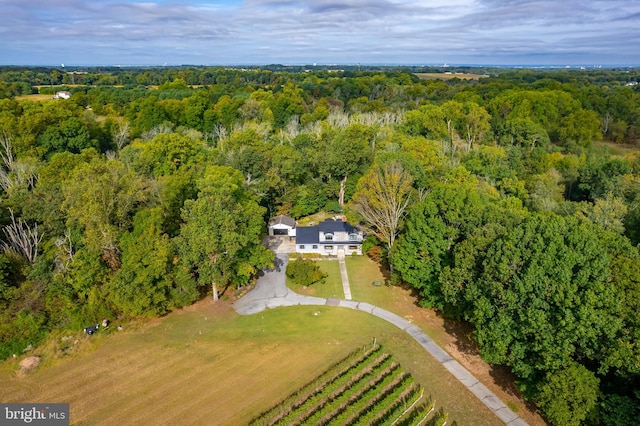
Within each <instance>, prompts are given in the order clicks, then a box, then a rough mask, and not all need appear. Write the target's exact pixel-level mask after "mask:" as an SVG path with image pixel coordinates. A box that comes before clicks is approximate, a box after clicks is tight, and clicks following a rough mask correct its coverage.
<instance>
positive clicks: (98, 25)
mask: <svg viewBox="0 0 640 426" xmlns="http://www.w3.org/2000/svg"><path fill="white" fill-rule="evenodd" d="M0 15H2V17H3V23H2V28H0V34H1V37H2V43H0V61H3V62H4V63H6V64H25V65H22V66H45V65H38V64H47V65H46V66H57V64H70V65H71V64H73V66H90V65H81V64H96V65H95V66H116V65H119V64H120V65H121V66H163V65H162V64H166V65H167V66H168V65H169V64H174V66H180V65H182V64H194V66H195V64H202V65H201V66H231V65H230V64H238V65H237V66H241V65H247V66H248V65H249V64H269V63H272V64H312V63H322V64H358V63H360V64H397V66H402V65H405V66H409V64H445V63H447V64H458V65H456V66H465V65H459V64H473V65H475V66H493V67H508V66H509V67H516V66H522V67H526V68H532V67H542V66H546V67H563V66H567V65H568V66H571V67H580V66H584V67H592V66H602V67H621V66H630V67H634V66H640V55H639V54H638V52H637V49H636V48H635V46H638V45H640V2H638V1H632V0H565V1H563V2H556V1H552V0H517V1H516V0H512V1H503V0H429V1H428V2H427V1H421V2H416V1H410V0H300V1H293V0H101V1H99V2H88V1H83V0H59V1H55V2H52V1H50V0H30V1H29V2H25V1H24V0H3V1H1V2H0ZM26 64H32V65H26ZM100 64H105V65H100ZM106 64H110V65H106ZM371 66H373V65H371ZM466 66H470V65H466Z"/></svg>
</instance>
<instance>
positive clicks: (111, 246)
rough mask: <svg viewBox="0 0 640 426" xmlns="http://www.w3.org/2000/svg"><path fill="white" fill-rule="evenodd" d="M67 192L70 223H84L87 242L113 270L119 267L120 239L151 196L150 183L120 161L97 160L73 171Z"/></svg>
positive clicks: (67, 209)
mask: <svg viewBox="0 0 640 426" xmlns="http://www.w3.org/2000/svg"><path fill="white" fill-rule="evenodd" d="M63 193H64V198H65V199H64V203H63V207H64V210H65V211H66V212H67V215H68V219H67V221H68V223H69V225H70V226H71V225H73V224H75V223H77V224H79V225H80V226H82V227H83V229H84V237H83V239H84V243H85V245H86V246H87V247H88V248H89V249H90V250H93V251H94V252H96V253H100V254H101V255H102V258H103V260H104V261H105V262H106V263H107V264H108V265H109V267H110V268H111V269H112V270H114V271H115V270H116V269H118V267H119V266H120V259H119V253H120V249H119V247H118V239H119V236H120V235H121V233H122V232H124V231H125V230H127V229H128V228H129V226H130V225H131V221H132V216H133V212H134V211H135V209H136V207H137V206H138V205H139V204H140V203H141V202H143V201H145V200H146V199H147V191H146V182H145V181H144V180H143V179H142V178H140V177H139V176H137V175H136V174H134V173H132V172H130V171H128V170H127V169H126V167H125V166H124V164H122V163H121V162H120V161H118V160H105V159H95V160H93V161H92V162H90V163H84V164H81V165H80V166H79V167H78V168H77V169H76V170H75V171H74V172H73V174H72V176H71V178H70V179H69V180H67V181H66V182H65V184H64V186H63Z"/></svg>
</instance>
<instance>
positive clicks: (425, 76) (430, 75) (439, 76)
mask: <svg viewBox="0 0 640 426" xmlns="http://www.w3.org/2000/svg"><path fill="white" fill-rule="evenodd" d="M415 75H416V76H417V77H418V78H419V79H421V80H451V79H453V78H459V79H460V80H480V79H481V78H483V77H489V76H488V75H485V74H467V73H462V72H452V73H449V74H447V73H440V72H425V73H416V74H415Z"/></svg>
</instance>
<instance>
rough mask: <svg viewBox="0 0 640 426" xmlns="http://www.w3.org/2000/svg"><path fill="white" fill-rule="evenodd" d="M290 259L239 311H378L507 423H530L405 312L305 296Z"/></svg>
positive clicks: (282, 260)
mask: <svg viewBox="0 0 640 426" xmlns="http://www.w3.org/2000/svg"><path fill="white" fill-rule="evenodd" d="M287 262H288V255H286V254H277V255H276V261H275V268H274V269H272V270H268V271H265V272H264V274H263V275H262V276H261V277H260V278H259V279H258V282H257V284H256V287H255V289H253V290H252V291H250V292H249V293H247V294H246V295H245V296H244V297H242V298H241V299H239V300H238V301H236V302H235V304H234V308H235V310H236V312H238V313H239V314H241V315H251V314H256V313H258V312H261V311H264V310H265V309H267V308H277V307H280V306H295V305H327V306H339V307H343V308H349V309H354V310H358V311H363V312H367V313H369V314H371V315H375V316H376V317H378V318H382V319H383V320H385V321H388V322H390V323H391V324H393V325H395V326H396V327H398V328H400V329H401V330H403V331H405V332H406V333H408V334H409V335H410V336H411V337H413V338H414V339H415V340H416V341H417V342H418V343H419V344H420V345H421V346H422V347H423V348H425V349H426V350H427V352H429V353H430V354H431V355H432V356H433V357H434V358H435V359H436V360H438V361H439V362H440V363H441V364H442V365H443V366H444V368H446V369H447V370H449V372H450V373H451V374H453V376H454V377H455V378H456V379H458V380H459V381H460V382H461V383H462V384H463V385H464V386H466V387H467V388H468V389H469V390H470V391H471V393H473V394H474V395H475V396H476V397H477V398H478V399H479V400H480V401H482V403H483V404H484V405H486V406H487V407H489V409H490V410H491V411H493V412H494V413H495V415H496V416H498V417H499V418H500V420H502V421H503V422H504V423H505V424H507V425H510V426H527V423H526V422H525V421H524V420H523V419H521V418H520V417H518V415H517V414H516V413H514V412H513V411H512V410H511V409H509V407H507V406H506V405H505V404H504V403H503V402H502V401H501V400H500V399H499V398H498V397H497V396H496V395H495V394H494V393H493V392H491V391H490V390H489V389H488V388H487V387H486V386H485V385H483V384H482V383H481V382H480V381H479V380H478V379H476V378H475V377H474V376H473V375H472V374H471V373H469V371H468V370H467V369H466V368H464V367H463V366H462V365H460V363H458V361H456V360H454V359H453V358H452V357H451V355H449V354H448V353H447V352H445V351H444V350H443V349H442V348H441V347H440V346H438V345H437V344H436V343H435V342H434V341H433V340H432V339H431V338H430V337H429V336H427V335H426V334H425V333H424V332H423V331H422V330H421V329H420V328H419V327H417V326H415V325H413V324H411V323H410V322H409V321H407V320H406V319H404V318H402V317H401V316H399V315H396V314H394V313H392V312H389V311H387V310H384V309H381V308H378V307H376V306H373V305H371V304H369V303H364V302H358V301H355V300H342V299H332V298H329V299H324V298H321V297H311V296H302V295H300V294H297V293H294V292H293V291H291V290H290V289H288V288H287V286H286V279H285V271H286V269H287ZM343 262H344V259H343ZM345 295H346V292H345Z"/></svg>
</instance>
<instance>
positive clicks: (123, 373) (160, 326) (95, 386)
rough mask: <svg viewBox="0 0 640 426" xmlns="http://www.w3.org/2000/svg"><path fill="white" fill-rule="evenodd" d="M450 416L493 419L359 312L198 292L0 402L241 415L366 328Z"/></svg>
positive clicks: (254, 411)
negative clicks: (257, 309) (198, 297)
mask: <svg viewBox="0 0 640 426" xmlns="http://www.w3.org/2000/svg"><path fill="white" fill-rule="evenodd" d="M374 337H375V338H377V341H378V343H381V344H383V345H384V346H385V348H386V350H387V351H388V352H390V353H392V354H393V355H394V357H395V358H396V359H398V361H399V362H400V363H401V364H402V366H403V367H404V368H405V369H406V370H407V371H408V372H409V373H410V374H412V375H413V376H414V377H415V378H416V379H417V381H418V383H420V384H421V385H422V386H423V387H424V388H425V392H426V393H427V394H429V395H432V396H433V397H434V399H435V400H436V408H440V407H442V408H444V410H445V411H447V412H448V413H449V419H450V421H454V420H455V421H457V422H458V424H474V425H498V424H501V422H500V421H499V419H498V418H497V417H495V416H494V415H493V413H491V412H490V411H489V409H487V408H486V407H485V406H484V405H483V404H482V403H481V402H480V401H478V400H477V399H476V398H475V397H473V396H472V395H471V394H470V393H469V392H468V391H467V390H466V389H465V388H464V387H463V386H462V385H461V384H460V383H459V382H458V381H456V380H455V379H454V378H453V377H452V376H451V374H449V373H448V372H447V371H446V370H445V369H444V368H443V367H442V366H441V365H440V364H438V363H437V362H436V361H435V360H434V359H433V358H431V356H430V355H428V354H427V353H426V352H425V351H424V350H423V349H422V347H420V346H419V345H418V344H417V342H415V341H413V339H411V338H410V337H409V336H408V335H406V334H405V333H404V332H402V331H401V330H399V329H397V328H395V327H394V326H392V325H390V324H388V323H386V322H385V321H383V320H380V319H378V318H375V317H373V316H371V315H368V314H366V313H363V312H358V311H351V310H348V309H341V308H331V307H317V306H316V307H302V306H300V307H290V308H279V309H274V310H271V311H267V312H264V313H261V314H256V315H251V316H240V315H237V314H236V313H235V312H234V311H233V310H232V308H231V306H230V305H229V304H228V303H225V302H219V303H218V304H216V305H214V304H213V303H212V302H211V301H209V300H203V301H201V302H199V303H197V304H196V305H194V306H192V307H189V308H187V309H184V310H182V311H179V312H176V313H173V314H171V315H168V316H167V317H166V318H163V319H160V320H153V321H150V322H149V323H148V324H146V325H144V326H141V327H139V328H138V329H137V330H128V329H127V330H125V331H123V332H119V333H118V332H115V331H114V332H112V333H111V334H110V335H104V334H103V335H100V334H97V335H94V336H92V337H91V339H92V341H93V342H94V343H97V348H96V349H95V350H94V351H92V352H89V353H87V354H83V355H78V356H77V357H75V358H71V359H65V360H63V361H61V362H59V363H57V364H56V365H52V366H49V367H46V368H40V369H39V370H37V371H35V372H34V373H31V374H29V375H26V376H16V374H15V373H14V372H13V371H10V368H13V369H14V371H15V367H16V361H10V362H8V363H7V364H5V366H4V367H5V368H3V370H2V371H0V400H1V401H3V402H20V401H29V402H38V401H41V402H69V403H70V405H71V421H72V423H73V424H104V425H113V424H207V425H209V424H216V425H239V424H247V423H248V422H249V421H250V420H251V419H252V418H254V417H255V416H257V415H258V414H259V413H261V412H264V411H265V410H267V409H269V408H270V407H272V406H274V405H275V404H277V403H278V402H280V401H281V400H282V399H283V398H284V397H286V396H287V395H289V394H290V393H291V392H292V391H294V390H295V389H298V388H300V387H301V386H303V385H304V384H306V383H308V382H310V381H311V380H313V379H314V378H315V377H317V376H318V374H319V373H321V372H323V371H326V370H327V369H328V368H329V367H330V366H331V365H332V364H334V363H336V362H337V361H339V360H340V359H342V358H344V357H345V356H346V355H347V354H348V353H350V352H351V351H353V348H354V347H358V346H364V345H367V344H370V343H371V341H372V339H373V338H374Z"/></svg>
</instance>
